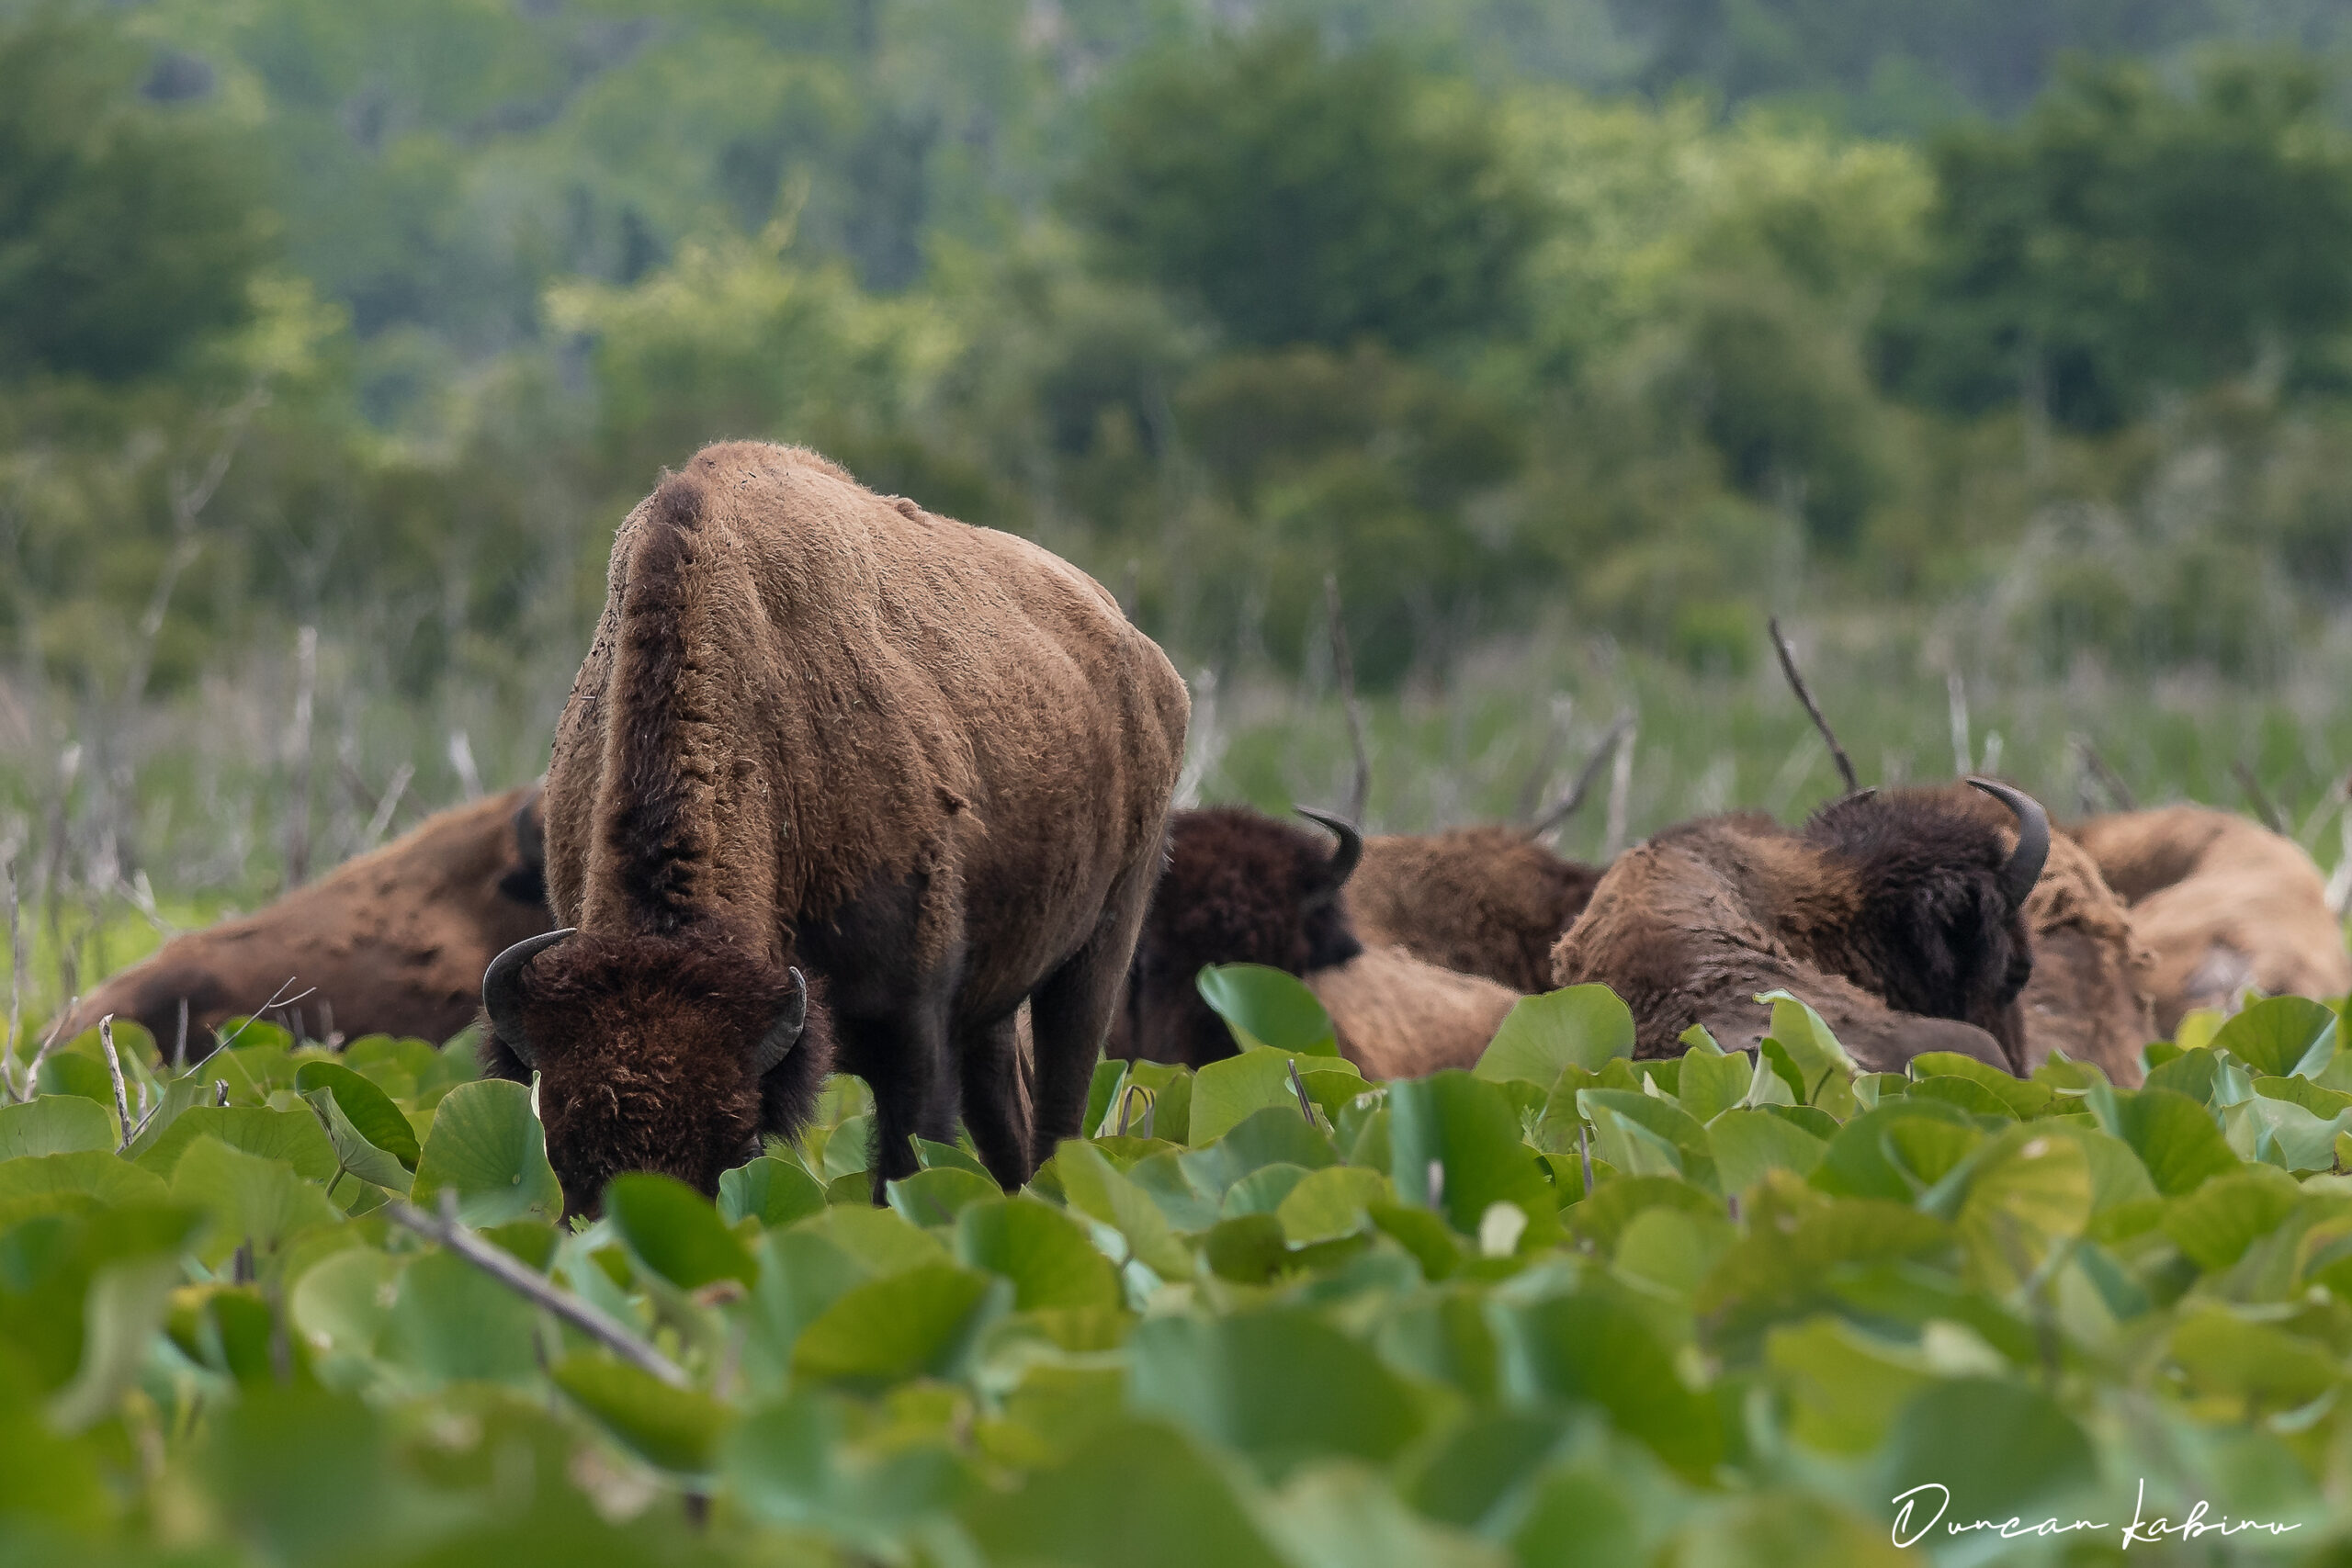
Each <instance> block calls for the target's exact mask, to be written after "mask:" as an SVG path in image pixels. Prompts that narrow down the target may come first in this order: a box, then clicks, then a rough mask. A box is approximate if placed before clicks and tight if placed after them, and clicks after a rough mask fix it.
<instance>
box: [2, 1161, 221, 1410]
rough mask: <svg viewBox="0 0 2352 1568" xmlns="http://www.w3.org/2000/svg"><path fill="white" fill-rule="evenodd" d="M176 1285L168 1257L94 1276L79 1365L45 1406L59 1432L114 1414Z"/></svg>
mask: <svg viewBox="0 0 2352 1568" xmlns="http://www.w3.org/2000/svg"><path fill="white" fill-rule="evenodd" d="M216 1146H217V1145H216ZM232 1152H233V1151H232ZM47 1157H49V1158H51V1159H72V1158H75V1157H77V1156H72V1155H51V1156H47ZM102 1157H103V1156H102ZM239 1157H243V1156H239ZM179 1280H180V1260H179V1259H178V1258H176V1257H175V1256H173V1255H171V1254H168V1253H157V1252H150V1253H143V1254H140V1255H134V1256H130V1257H123V1258H113V1259H110V1260H109V1261H107V1263H106V1264H105V1265H104V1266H103V1267H100V1268H99V1269H96V1270H95V1271H94V1272H93V1274H92V1275H91V1278H90V1282H89V1286H88V1288H87V1290H86V1291H85V1293H84V1295H83V1299H82V1303H81V1307H82V1359H81V1365H80V1366H78V1367H77V1368H75V1369H74V1378H73V1381H72V1382H68V1383H67V1384H66V1385H65V1386H64V1387H63V1388H61V1389H59V1390H58V1391H57V1392H56V1393H54V1394H53V1395H51V1398H50V1402H49V1409H48V1416H49V1420H50V1423H51V1426H53V1427H55V1428H56V1429H57V1430H58V1431H60V1432H63V1433H67V1434H71V1433H74V1432H78V1431H80V1430H82V1429H83V1428H84V1427H88V1426H90V1425H91V1424H93V1423H94V1422H96V1421H99V1420H101V1419H103V1418H105V1417H106V1416H109V1415H111V1414H113V1413H114V1412H115V1411H116V1410H117V1408H118V1407H119V1404H120V1403H121V1400H122V1396H123V1394H124V1393H125V1392H126V1391H128V1390H129V1389H130V1386H131V1384H132V1382H134V1381H135V1380H136V1379H137V1378H138V1376H139V1373H140V1371H141V1367H142V1366H143V1365H144V1364H145V1362H146V1360H147V1358H148V1356H149V1354H150V1351H151V1348H152V1343H153V1339H154V1337H155V1331H156V1329H158V1328H160V1327H162V1326H163V1324H164V1317H165V1315H166V1314H167V1313H168V1312H169V1311H170V1306H171V1291H172V1287H173V1286H174V1285H176V1284H177V1283H179Z"/></svg>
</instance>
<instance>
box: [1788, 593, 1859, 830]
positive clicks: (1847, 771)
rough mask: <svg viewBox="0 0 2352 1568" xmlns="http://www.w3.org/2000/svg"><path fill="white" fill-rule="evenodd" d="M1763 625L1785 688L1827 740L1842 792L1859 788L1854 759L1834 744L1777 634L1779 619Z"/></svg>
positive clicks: (1835, 735) (1792, 656) (1835, 738)
mask: <svg viewBox="0 0 2352 1568" xmlns="http://www.w3.org/2000/svg"><path fill="white" fill-rule="evenodd" d="M1765 624H1766V626H1768V627H1769V628H1770V631H1771V633H1772V646H1773V648H1774V649H1777V650H1778V651H1779V653H1780V655H1781V674H1783V675H1785V676H1787V677H1788V678H1789V689H1790V690H1791V691H1792V692H1794V693H1796V694H1797V701H1799V702H1801V703H1803V704H1804V711H1805V713H1806V714H1807V715H1808V716H1810V717H1811V718H1812V719H1813V727H1814V728H1815V729H1818V730H1819V731H1821V738H1822V739H1824V740H1826V741H1827V742H1828V743H1829V760H1830V761H1833V762H1836V763H1837V764H1838V777H1839V778H1841V779H1843V780H1845V781H1846V793H1847V794H1848V795H1851V794H1853V793H1854V792H1855V791H1856V790H1858V789H1860V787H1861V783H1860V780H1858V779H1856V778H1855V777H1854V760H1853V759H1852V758H1850V757H1849V756H1847V755H1846V748H1844V747H1843V746H1840V745H1838V732H1837V731H1836V730H1834V729H1831V728H1829V721H1828V720H1827V719H1826V718H1824V717H1822V716H1821V705H1820V704H1818V703H1816V702H1815V701H1814V700H1813V692H1812V690H1811V689H1810V688H1809V687H1807V686H1806V685H1805V683H1804V676H1803V675H1801V674H1799V673H1798V672H1797V659H1796V655H1795V654H1793V653H1791V652H1790V651H1789V639H1788V638H1786V637H1782V636H1781V618H1780V617H1779V616H1778V615H1775V616H1773V617H1772V618H1771V619H1770V621H1768V622H1766V623H1765Z"/></svg>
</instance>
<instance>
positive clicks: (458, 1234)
mask: <svg viewBox="0 0 2352 1568" xmlns="http://www.w3.org/2000/svg"><path fill="white" fill-rule="evenodd" d="M457 1197H458V1195H457V1194H456V1193H455V1192H451V1191H446V1190H445V1191H444V1192H443V1193H442V1200H443V1205H442V1206H443V1212H442V1213H439V1214H437V1215H435V1214H428V1213H425V1212H424V1210H423V1209H420V1208H418V1207H417V1206H416V1205H415V1204H413V1203H411V1202H408V1201H405V1200H403V1199H399V1198H395V1199H393V1200H392V1201H390V1202H389V1203H387V1204H385V1205H384V1208H383V1214H384V1217H385V1218H386V1219H388V1220H390V1221H391V1222H392V1223H393V1224H397V1225H404V1226H406V1227H407V1228H408V1229H410V1230H413V1231H414V1232H415V1233H416V1234H417V1235H421V1236H424V1238H425V1239H426V1240H428V1241H435V1242H438V1243H440V1244H441V1246H443V1247H447V1249H448V1250H449V1251H451V1252H453V1253H455V1254H457V1255H458V1257H459V1258H464V1259H465V1260H466V1261H467V1262H469V1263H470V1264H472V1265H473V1266H474V1267H475V1268H477V1269H481V1271H482V1272H483V1273H485V1274H487V1275H489V1276H490V1277H491V1278H492V1279H493V1280H497V1281H498V1282H499V1283H500V1284H502V1285H503V1286H505V1287H506V1288H507V1289H508V1290H510V1291H513V1292H515V1294H516V1295H518V1296H521V1297H522V1298H523V1299H524V1300H526V1301H527V1302H529V1303H532V1304H533V1305H534V1306H537V1307H542V1308H544V1309H546V1310H547V1311H548V1312H551V1313H553V1314H555V1315H556V1316H558V1317H560V1318H561V1319H562V1320H563V1321H564V1322H566V1323H568V1324H570V1325H571V1326H572V1327H574V1328H577V1329H578V1330H580V1332H581V1333H582V1334H585V1335H586V1336H588V1337H589V1338H591V1339H594V1340H595V1341H596V1342H597V1343H598V1344H600V1345H602V1346H604V1347H605V1348H606V1349H609V1350H611V1351H612V1352H613V1353H614V1354H615V1355H616V1356H618V1357H619V1358H620V1359H622V1360H624V1361H627V1362H628V1363H629V1365H631V1366H633V1367H635V1368H637V1369H638V1370H639V1371H644V1372H650V1373H651V1374H652V1375H653V1376H655V1377H657V1378H660V1379H661V1380H662V1382H665V1383H668V1384H669V1385H670V1386H671V1387H673V1388H684V1387H686V1386H687V1379H686V1374H685V1371H684V1369H683V1368H681V1367H680V1366H679V1365H678V1364H677V1363H676V1362H675V1361H673V1360H672V1359H670V1358H669V1357H667V1356H664V1355H663V1354H662V1352H661V1351H659V1350H657V1349H655V1348H653V1347H652V1346H650V1345H649V1344H647V1343H646V1342H645V1341H644V1340H643V1339H641V1338H639V1337H638V1336H636V1335H634V1334H632V1333H630V1332H629V1331H628V1329H627V1328H624V1327H623V1326H621V1325H619V1324H617V1323H615V1322H614V1321H613V1320H612V1319H611V1318H609V1317H607V1316H605V1314H604V1313H602V1312H600V1311H599V1310H597V1309H596V1308H595V1307H594V1306H592V1305H591V1304H589V1303H587V1302H584V1301H582V1300H581V1299H580V1298H579V1297H578V1296H575V1295H573V1294H572V1293H571V1292H569V1291H566V1290H563V1289H560V1287H558V1286H557V1285H555V1284H553V1283H552V1282H550V1281H549V1280H548V1279H547V1278H546V1277H545V1276H543V1275H541V1274H539V1273H538V1272H537V1270H536V1269H526V1268H525V1267H524V1266H523V1264H522V1263H521V1262H520V1261H519V1260H518V1259H516V1258H515V1257H514V1256H513V1255H512V1254H510V1253H508V1252H506V1251H505V1250H504V1249H503V1248H501V1247H493V1246H492V1245H491V1244H490V1243H489V1242H486V1241H484V1240H482V1239H481V1237H479V1236H477V1235H474V1234H473V1233H472V1232H471V1231H469V1230H468V1229H466V1227H465V1226H464V1225H462V1224H458V1216H457Z"/></svg>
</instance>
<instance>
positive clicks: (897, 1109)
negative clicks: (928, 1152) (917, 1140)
mask: <svg viewBox="0 0 2352 1568" xmlns="http://www.w3.org/2000/svg"><path fill="white" fill-rule="evenodd" d="M842 1045H843V1047H844V1049H843V1050H842V1065H843V1066H846V1067H847V1068H848V1069H849V1070H850V1071H851V1072H854V1073H855V1074H856V1075H857V1076H858V1077H862V1078H864V1079H865V1084H866V1087H867V1088H868V1089H872V1090H873V1091H874V1130H873V1136H872V1140H871V1142H870V1143H869V1144H868V1145H867V1148H866V1168H867V1169H868V1170H870V1171H871V1172H872V1173H873V1176H874V1201H875V1202H876V1204H880V1203H882V1202H885V1201H888V1197H889V1191H888V1187H889V1184H890V1183H891V1182H893V1181H903V1180H905V1179H907V1178H908V1177H910V1176H912V1175H913V1174H914V1173H915V1172H916V1171H917V1170H918V1169H920V1168H921V1167H920V1166H919V1165H918V1164H917V1163H916V1161H915V1151H914V1145H912V1144H910V1142H909V1141H908V1140H909V1139H910V1137H915V1136H921V1137H925V1138H932V1139H935V1140H937V1141H939V1142H941V1143H946V1142H949V1141H950V1140H952V1139H953V1138H954V1137H955V1136H956V1117H955V1111H954V1104H953V1098H952V1097H951V1096H950V1095H949V1094H948V1093H947V1083H948V1080H947V1077H946V1074H945V1073H944V1070H943V1069H944V1066H945V1057H946V1054H947V1024H946V1020H945V1018H944V1009H930V1008H926V1009H923V1010H920V1011H917V1012H914V1013H911V1014H909V1015H906V1016H903V1017H899V1018H890V1019H854V1020H850V1021H845V1022H844V1023H843V1024H842Z"/></svg>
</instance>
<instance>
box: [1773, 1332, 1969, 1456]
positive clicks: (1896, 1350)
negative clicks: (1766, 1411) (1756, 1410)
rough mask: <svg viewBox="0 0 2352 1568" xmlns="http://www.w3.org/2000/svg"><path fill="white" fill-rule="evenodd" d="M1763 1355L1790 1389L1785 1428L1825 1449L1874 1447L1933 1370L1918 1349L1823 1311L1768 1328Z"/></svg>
mask: <svg viewBox="0 0 2352 1568" xmlns="http://www.w3.org/2000/svg"><path fill="white" fill-rule="evenodd" d="M1764 1362H1765V1365H1766V1366H1768V1367H1770V1369H1771V1370H1772V1372H1773V1374H1774V1376H1775V1380H1776V1381H1777V1382H1779V1383H1780V1385H1781V1388H1782V1389H1784V1390H1785V1391H1786V1392H1787V1393H1788V1395H1789V1401H1790V1406H1791V1410H1792V1420H1791V1421H1790V1424H1789V1427H1790V1430H1791V1431H1792V1432H1793V1433H1794V1434H1795V1435H1796V1437H1797V1438H1798V1439H1799V1440H1800V1441H1802V1442H1804V1443H1806V1444H1808V1445H1810V1446H1811V1447H1813V1448H1816V1449H1819V1450H1823V1451H1824V1452H1827V1453H1839V1454H1861V1453H1868V1452H1869V1451H1870V1450H1871V1449H1874V1448H1876V1447H1877V1446H1878V1445H1879V1444H1880V1443H1881V1442H1882V1441H1883V1440H1884V1438H1885V1437H1886V1432H1887V1428H1888V1427H1889V1426H1891V1425H1892V1424H1893V1422H1894V1417H1895V1416H1896V1414H1897V1413H1898V1412H1900V1411H1901V1409H1902V1408H1903V1405H1904V1403H1905V1401H1906V1400H1907V1399H1909V1398H1910V1396H1911V1395H1912V1394H1913V1393H1917V1391H1918V1390H1919V1389H1920V1387H1922V1386H1923V1385H1924V1384H1926V1383H1927V1382H1928V1381H1929V1380H1930V1379H1931V1378H1932V1376H1933V1373H1932V1372H1931V1371H1929V1369H1928V1363H1927V1360H1926V1358H1925V1357H1923V1356H1921V1355H1920V1354H1919V1353H1918V1352H1917V1350H1916V1349H1914V1348H1910V1347H1908V1346H1902V1345H1895V1344H1891V1343H1889V1342H1887V1341H1885V1340H1883V1339H1880V1338H1879V1337H1876V1336H1874V1335H1870V1334H1865V1333H1863V1332H1862V1331H1861V1330H1860V1329H1858V1328H1856V1327H1854V1326H1853V1325H1850V1324H1848V1323H1846V1322H1844V1321H1842V1320H1840V1319H1838V1318H1836V1317H1830V1316H1826V1315H1824V1316H1819V1317H1811V1318H1807V1319H1806V1320H1805V1321H1804V1322H1803V1323H1801V1324H1784V1325H1780V1326H1778V1327H1775V1328H1773V1329H1771V1330H1770V1332H1768V1333H1767V1334H1766V1335H1765V1337H1764Z"/></svg>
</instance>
